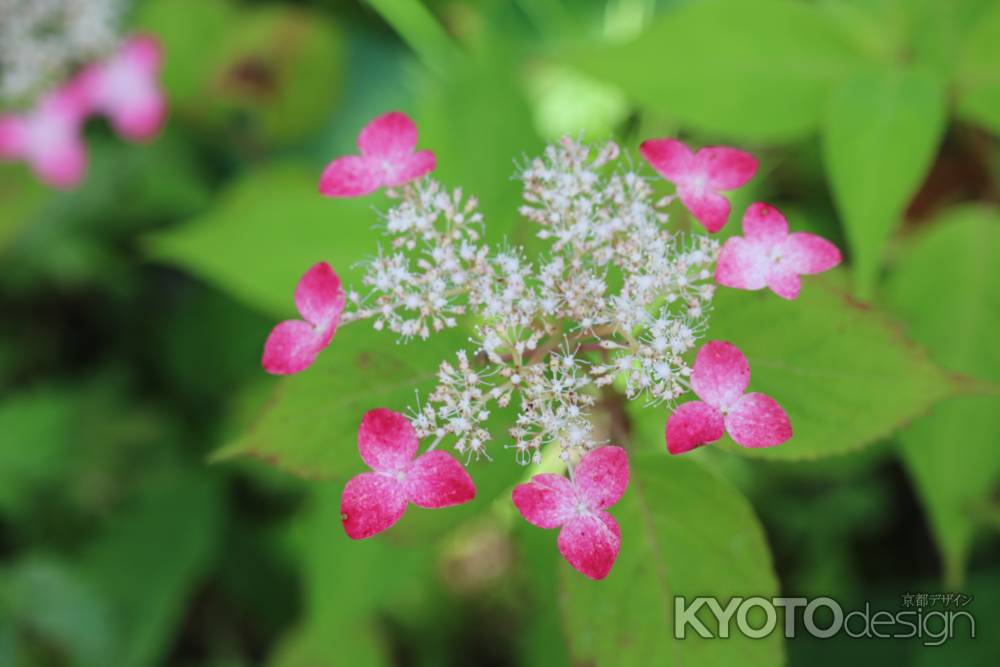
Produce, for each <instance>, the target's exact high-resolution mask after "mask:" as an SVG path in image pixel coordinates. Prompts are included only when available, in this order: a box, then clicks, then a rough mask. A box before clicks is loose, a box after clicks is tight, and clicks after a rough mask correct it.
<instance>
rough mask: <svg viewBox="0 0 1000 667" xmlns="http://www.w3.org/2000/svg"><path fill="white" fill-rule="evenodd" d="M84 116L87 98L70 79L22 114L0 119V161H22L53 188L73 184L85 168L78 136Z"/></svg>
mask: <svg viewBox="0 0 1000 667" xmlns="http://www.w3.org/2000/svg"><path fill="white" fill-rule="evenodd" d="M87 113H88V101H87V97H86V95H85V93H84V91H83V89H82V88H81V86H80V85H79V83H78V82H77V81H76V80H74V81H71V82H69V83H68V84H66V85H64V86H62V87H61V88H58V89H56V90H54V91H52V92H50V93H48V94H47V95H45V96H44V97H42V98H41V100H40V101H39V102H38V104H37V105H36V106H35V108H34V109H31V110H30V111H28V112H26V113H23V114H7V115H4V116H0V159H6V160H24V161H25V162H27V163H28V164H29V165H30V166H31V168H32V170H33V171H34V172H35V175H36V176H38V178H39V179H40V180H41V181H42V182H44V183H46V184H48V185H51V186H53V187H56V188H70V187H72V186H74V185H76V184H77V183H79V181H80V179H81V178H83V174H84V172H85V171H86V168H87V151H86V147H85V146H84V143H83V139H82V138H81V136H80V135H81V131H82V126H83V122H84V120H85V119H86V117H87Z"/></svg>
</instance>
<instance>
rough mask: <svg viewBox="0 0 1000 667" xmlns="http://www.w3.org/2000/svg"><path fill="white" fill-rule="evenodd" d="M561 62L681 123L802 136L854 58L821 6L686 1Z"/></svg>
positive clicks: (736, 133)
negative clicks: (618, 39)
mask: <svg viewBox="0 0 1000 667" xmlns="http://www.w3.org/2000/svg"><path fill="white" fill-rule="evenodd" d="M566 59H567V61H568V62H569V63H570V64H572V65H575V66H577V67H580V68H581V69H583V70H584V71H587V72H588V73H590V74H591V75H593V76H595V77H597V78H601V79H604V80H607V81H610V82H612V83H614V84H616V85H617V86H619V87H620V88H621V89H623V90H624V91H625V92H626V93H627V94H629V95H630V96H632V97H633V98H634V99H635V100H636V101H638V102H639V104H641V105H643V106H647V107H650V108H651V109H654V110H655V111H656V112H657V113H661V114H663V115H665V116H668V117H672V118H676V119H677V120H680V121H681V123H682V124H684V125H686V126H689V127H691V128H694V129H698V130H704V131H707V132H712V133H718V134H721V135H724V136H730V137H737V138H740V139H745V140H755V141H787V140H791V139H796V138H799V137H802V136H805V135H808V134H809V133H811V132H812V131H813V130H815V129H816V127H817V126H818V125H819V122H820V119H821V117H822V111H823V108H824V105H825V102H826V99H827V97H828V94H829V91H830V89H831V86H832V85H834V84H835V83H837V82H839V81H841V80H843V79H844V78H845V77H846V76H848V75H849V74H850V73H851V72H852V71H853V70H854V69H855V68H856V67H857V66H858V65H859V64H860V63H861V62H862V58H861V56H860V55H859V54H858V53H857V52H856V50H855V47H854V45H853V44H852V43H851V41H850V40H849V39H847V38H846V37H845V36H844V35H843V34H841V33H840V31H839V27H838V26H837V25H836V24H835V23H834V22H833V21H830V20H829V18H828V17H827V16H825V15H824V14H823V12H822V11H821V10H820V9H818V8H816V7H810V6H808V5H806V4H804V3H796V2H789V1H779V0H759V1H757V0H755V1H753V2H746V1H745V0H710V1H708V2H692V3H686V4H685V5H684V6H682V7H680V8H679V9H677V10H674V11H671V12H668V13H665V14H664V15H662V16H661V17H660V18H658V19H657V20H656V21H654V22H653V23H652V25H650V27H649V28H648V29H647V30H646V31H645V32H644V33H643V34H642V35H641V36H640V37H639V38H638V39H637V40H635V41H633V42H630V43H627V44H621V45H603V46H599V47H594V46H588V47H587V48H586V49H580V50H579V52H577V53H574V54H571V55H568V56H567V58H566Z"/></svg>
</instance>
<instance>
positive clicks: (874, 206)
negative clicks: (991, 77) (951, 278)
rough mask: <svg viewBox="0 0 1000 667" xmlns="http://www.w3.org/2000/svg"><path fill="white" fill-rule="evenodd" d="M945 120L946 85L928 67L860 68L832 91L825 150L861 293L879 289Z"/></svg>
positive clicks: (827, 166)
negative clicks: (889, 247)
mask: <svg viewBox="0 0 1000 667" xmlns="http://www.w3.org/2000/svg"><path fill="white" fill-rule="evenodd" d="M944 127H945V87H944V85H943V83H942V82H941V81H940V80H939V79H938V78H936V77H935V76H933V75H931V74H928V73H925V72H918V71H915V70H882V71H875V70H872V71H868V72H864V73H859V74H857V75H856V76H854V77H853V78H851V79H850V80H849V81H848V82H846V83H845V84H844V85H843V86H842V87H841V88H840V89H839V90H838V91H837V92H836V93H835V94H834V96H833V100H832V102H831V104H830V108H829V112H828V115H827V118H826V121H825V124H824V126H823V132H822V135H823V136H822V139H823V155H824V161H825V165H826V172H827V174H828V177H829V179H830V185H831V188H832V190H833V196H834V201H835V202H836V204H837V209H838V211H839V212H840V216H841V218H842V219H843V221H844V226H845V228H846V231H847V238H848V241H849V243H850V246H851V252H852V266H853V270H854V286H855V291H856V293H857V294H858V295H859V296H861V297H862V298H869V297H871V295H872V294H873V292H874V289H875V284H876V282H877V280H878V276H879V271H880V269H881V267H882V256H883V252H884V249H885V245H886V242H887V241H888V240H889V238H890V237H891V236H892V234H893V232H894V231H895V230H896V228H897V226H898V224H899V223H900V222H901V220H902V215H903V211H904V209H905V207H906V204H907V203H908V202H909V201H910V199H911V198H912V197H913V195H914V193H915V192H916V190H917V188H918V187H919V186H920V183H921V182H922V181H923V179H924V176H925V175H926V174H927V171H928V170H929V169H930V166H931V163H932V161H933V159H934V155H935V153H936V151H937V147H938V143H939V142H940V141H941V137H942V135H943V133H944Z"/></svg>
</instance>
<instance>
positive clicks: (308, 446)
mask: <svg viewBox="0 0 1000 667" xmlns="http://www.w3.org/2000/svg"><path fill="white" fill-rule="evenodd" d="M393 336H394V334H390V333H383V334H375V333H373V332H372V330H371V328H370V325H369V324H368V323H366V322H358V323H355V324H351V325H350V326H347V327H344V328H342V329H341V330H340V331H338V332H337V335H336V336H335V337H334V339H333V342H332V343H331V344H330V347H329V348H327V349H326V350H324V351H323V352H322V353H321V354H320V356H319V358H318V359H317V360H316V363H314V364H313V366H312V367H311V368H309V369H308V370H306V371H304V372H302V373H299V374H298V375H294V376H291V377H288V378H283V379H280V380H278V379H276V380H275V381H274V382H275V387H274V389H273V391H272V393H271V395H270V398H269V400H268V401H267V403H266V404H265V405H264V407H263V408H262V409H261V411H260V414H259V416H258V417H257V419H256V420H255V421H254V423H253V424H252V425H251V426H250V428H249V430H248V431H247V432H246V433H245V434H243V435H242V436H240V437H239V438H238V439H237V440H235V441H234V442H232V443H230V444H228V445H227V446H226V447H225V448H223V449H222V450H221V451H219V452H218V454H217V455H216V458H217V459H225V458H230V457H233V456H252V457H255V458H260V459H263V460H265V461H268V462H269V463H273V464H274V465H276V466H278V467H279V468H282V469H284V470H287V471H289V472H292V473H294V474H297V475H301V476H303V477H309V478H320V479H326V478H343V477H344V476H345V475H347V474H352V473H354V472H355V471H357V470H359V466H360V463H359V460H358V457H357V431H358V424H360V423H361V416H362V415H363V414H364V413H365V412H367V411H368V410H371V409H373V408H378V407H387V408H390V409H393V410H396V411H398V412H403V411H404V410H405V409H406V407H407V406H409V405H411V404H413V403H414V396H415V395H414V392H415V391H416V390H418V389H419V390H421V391H422V392H425V391H426V390H428V389H430V388H432V387H433V385H434V381H435V378H436V372H437V368H438V364H439V363H440V360H441V359H444V358H451V357H452V355H453V354H454V351H455V350H456V349H458V348H459V347H461V344H460V343H461V341H462V340H464V338H463V336H462V335H461V334H459V333H457V332H455V331H450V332H442V333H440V334H436V335H434V336H431V338H430V339H429V340H427V341H415V342H411V343H409V344H407V345H397V344H396V343H395V342H394V339H393ZM261 372H263V371H261Z"/></svg>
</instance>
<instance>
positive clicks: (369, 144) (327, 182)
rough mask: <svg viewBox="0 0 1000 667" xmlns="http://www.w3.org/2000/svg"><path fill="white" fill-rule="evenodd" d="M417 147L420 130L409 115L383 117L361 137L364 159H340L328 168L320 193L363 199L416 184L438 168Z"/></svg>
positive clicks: (360, 157)
mask: <svg viewBox="0 0 1000 667" xmlns="http://www.w3.org/2000/svg"><path fill="white" fill-rule="evenodd" d="M416 146H417V126H416V125H414V124H413V121H412V120H410V118H409V117H408V116H407V115H406V114H403V113H400V112H398V111H390V112H389V113H386V114H382V115H381V116H379V117H377V118H375V119H374V120H373V121H371V122H370V123H368V125H366V126H365V127H364V129H362V130H361V134H359V135H358V150H359V151H360V152H361V155H346V156H343V157H338V158H337V159H335V160H334V161H333V162H331V163H330V164H329V165H327V167H326V169H324V170H323V176H322V177H321V178H320V182H319V191H320V193H321V194H323V195H326V196H327V197H360V196H362V195H366V194H369V193H371V192H374V191H375V190H378V189H379V188H382V187H395V186H398V185H403V184H404V183H409V182H410V181H413V180H416V179H418V178H420V177H421V176H424V175H425V174H428V173H430V172H431V171H433V170H434V167H435V164H436V163H435V159H434V153H432V152H431V151H427V150H424V151H418V152H414V148H416Z"/></svg>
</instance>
